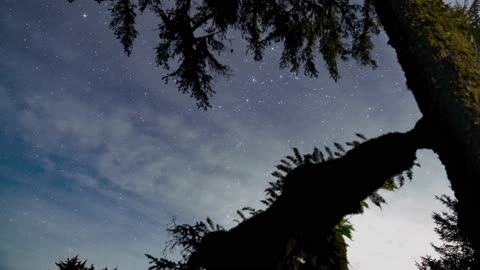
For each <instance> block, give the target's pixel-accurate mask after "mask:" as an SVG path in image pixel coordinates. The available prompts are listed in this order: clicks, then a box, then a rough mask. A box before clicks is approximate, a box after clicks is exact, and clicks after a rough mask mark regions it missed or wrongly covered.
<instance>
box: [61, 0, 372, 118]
mask: <svg viewBox="0 0 480 270" xmlns="http://www.w3.org/2000/svg"><path fill="white" fill-rule="evenodd" d="M68 1H69V2H74V1H75V0H68ZM94 1H96V2H97V3H104V2H105V3H107V2H109V3H108V5H109V10H110V12H111V17H112V20H111V23H110V28H111V29H112V30H113V32H114V34H115V36H116V37H117V39H119V40H120V42H121V44H122V45H123V47H124V50H125V52H126V53H127V55H130V53H131V52H132V47H133V43H134V40H135V38H136V37H137V35H138V33H137V31H136V29H135V18H136V16H137V15H138V14H141V13H143V12H144V11H145V10H150V11H151V12H152V13H153V14H155V15H156V16H157V17H158V18H159V19H160V21H161V22H160V24H159V25H158V27H157V29H158V32H159V33H158V35H159V39H160V41H159V44H158V45H157V47H156V62H157V64H158V65H159V66H161V67H163V68H164V69H165V70H171V71H170V72H169V73H168V74H167V75H166V76H165V77H163V79H164V80H165V82H168V81H169V80H170V79H173V80H175V83H176V84H177V86H178V89H179V90H180V91H181V92H183V93H190V94H191V96H192V97H194V98H195V99H196V100H197V105H198V107H199V108H203V109H207V108H209V107H211V105H210V102H209V97H210V96H211V95H212V94H213V93H215V92H214V90H213V88H212V85H213V81H214V77H213V76H214V75H215V74H216V75H221V76H225V75H228V74H229V71H230V68H229V66H227V65H225V64H222V63H221V62H220V61H219V60H218V55H220V54H222V53H232V52H233V49H232V48H230V47H228V45H229V41H231V39H232V37H231V36H229V32H228V31H229V30H231V29H234V30H237V31H239V32H240V33H241V36H242V38H243V39H244V40H245V41H246V42H247V52H248V53H250V54H251V55H252V56H253V59H254V60H255V61H261V60H262V57H263V52H264V50H265V48H267V47H268V46H270V45H271V44H272V43H282V44H283V51H282V54H281V58H280V67H281V68H289V69H290V71H292V72H299V71H300V70H303V72H304V74H305V75H306V76H312V77H316V76H317V75H318V73H319V71H318V63H317V60H316V55H317V54H320V55H321V56H322V57H323V60H324V63H325V66H326V68H327V70H328V72H329V73H330V76H331V77H332V78H333V79H334V80H337V79H338V78H339V77H340V75H339V72H338V65H337V61H338V60H344V61H345V60H348V59H354V60H356V61H357V62H358V63H359V64H361V65H369V66H372V67H375V66H376V63H375V61H374V60H373V59H372V57H371V51H372V49H373V43H372V40H371V37H372V35H375V34H378V33H379V31H380V26H379V22H378V19H377V16H376V14H375V11H374V7H373V1H372V0H364V1H363V3H353V2H358V1H351V0H330V1H287V0H241V1H236V0H222V1H213V0H205V1H191V0H175V1H162V0H138V1H137V0H94ZM167 6H168V7H167ZM172 64H174V66H173V67H172V66H171V65H172Z"/></svg>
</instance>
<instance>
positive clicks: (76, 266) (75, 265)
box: [55, 255, 117, 270]
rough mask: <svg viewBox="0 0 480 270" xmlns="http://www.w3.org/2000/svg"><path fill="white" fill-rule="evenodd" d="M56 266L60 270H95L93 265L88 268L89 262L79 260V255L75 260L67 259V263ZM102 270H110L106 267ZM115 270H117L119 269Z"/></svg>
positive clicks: (63, 262)
mask: <svg viewBox="0 0 480 270" xmlns="http://www.w3.org/2000/svg"><path fill="white" fill-rule="evenodd" d="M55 264H56V265H57V267H58V270H95V267H94V266H93V264H92V265H90V267H88V266H86V264H87V260H85V261H83V262H82V261H81V260H80V259H79V258H78V255H77V256H75V257H73V258H67V259H66V260H65V261H60V262H58V263H55ZM102 270H108V268H107V267H105V268H103V269H102ZM114 270H117V268H115V269H114Z"/></svg>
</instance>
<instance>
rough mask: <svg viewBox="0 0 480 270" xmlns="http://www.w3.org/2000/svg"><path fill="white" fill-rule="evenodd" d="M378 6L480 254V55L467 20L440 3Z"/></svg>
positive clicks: (383, 2) (419, 0) (383, 1)
mask: <svg viewBox="0 0 480 270" xmlns="http://www.w3.org/2000/svg"><path fill="white" fill-rule="evenodd" d="M374 5H375V8H376V11H377V14H378V16H379V19H380V22H381V23H382V25H383V26H384V28H385V31H386V33H387V35H388V37H389V39H390V41H389V43H390V44H391V45H392V46H393V48H394V49H395V51H396V52H397V56H398V61H399V63H400V65H401V66H402V68H403V71H404V72H405V76H406V78H407V86H408V87H409V88H410V89H411V91H412V92H413V94H414V96H415V99H416V101H417V103H418V106H419V108H420V110H421V112H422V113H423V115H424V117H426V118H427V119H429V120H430V121H432V123H433V124H434V125H435V126H436V129H435V131H434V132H432V141H433V140H435V143H434V144H433V145H432V148H433V150H434V151H435V152H436V153H437V154H438V155H439V157H440V160H441V161H442V163H443V164H444V165H445V167H446V171H447V174H448V178H449V179H450V182H451V186H452V189H453V191H454V192H455V196H456V197H457V199H458V201H459V208H460V209H459V212H458V213H459V227H460V229H461V231H462V232H463V233H464V235H465V236H466V237H467V238H468V239H470V241H471V242H472V244H473V246H474V248H475V250H476V251H477V252H479V250H480V219H478V218H477V217H476V214H477V215H478V214H480V209H479V207H480V203H479V202H480V200H479V199H478V197H479V195H480V194H479V192H480V56H479V52H478V50H477V49H476V46H475V43H474V41H473V38H472V36H471V34H470V33H469V31H468V28H467V27H466V24H467V20H466V17H465V16H463V15H461V14H460V13H459V12H455V11H453V10H452V9H451V8H450V7H448V6H447V5H445V4H444V3H443V1H441V0H401V1H399V0H374ZM476 197H477V198H476Z"/></svg>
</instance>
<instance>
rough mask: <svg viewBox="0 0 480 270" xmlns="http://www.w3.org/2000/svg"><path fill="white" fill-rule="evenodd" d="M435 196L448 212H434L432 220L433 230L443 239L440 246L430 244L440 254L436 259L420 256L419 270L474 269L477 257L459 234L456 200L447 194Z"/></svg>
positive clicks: (417, 264) (476, 264)
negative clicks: (433, 223)
mask: <svg viewBox="0 0 480 270" xmlns="http://www.w3.org/2000/svg"><path fill="white" fill-rule="evenodd" d="M436 198H437V199H438V200H439V201H441V202H442V203H443V204H444V205H445V206H446V207H447V208H448V210H449V212H442V213H440V214H439V213H434V214H433V220H434V222H435V224H436V225H437V227H436V228H435V232H436V233H437V234H438V235H439V236H440V239H441V240H442V241H443V244H442V245H441V246H436V245H434V244H432V246H433V248H434V250H435V252H437V253H438V255H440V257H439V258H438V259H435V258H432V257H431V256H430V255H427V256H425V257H421V262H420V263H418V262H417V263H416V266H417V268H418V269H419V270H474V269H478V268H475V267H476V266H478V265H479V262H480V261H479V258H475V252H474V250H473V247H472V244H471V242H470V241H468V239H466V238H465V237H464V236H463V235H461V233H460V230H459V228H458V209H457V208H458V202H457V200H455V199H452V198H450V197H449V196H447V195H445V194H444V195H442V196H440V197H438V196H436Z"/></svg>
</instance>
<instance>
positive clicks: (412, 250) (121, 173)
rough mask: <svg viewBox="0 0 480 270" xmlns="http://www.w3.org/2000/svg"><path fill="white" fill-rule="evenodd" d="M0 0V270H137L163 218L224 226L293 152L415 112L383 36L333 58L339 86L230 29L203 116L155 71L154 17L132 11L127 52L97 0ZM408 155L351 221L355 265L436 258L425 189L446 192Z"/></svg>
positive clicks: (153, 250) (429, 167)
mask: <svg viewBox="0 0 480 270" xmlns="http://www.w3.org/2000/svg"><path fill="white" fill-rule="evenodd" d="M0 5H1V8H0V33H1V36H2V38H1V40H0V243H1V244H0V269H1V270H27V269H28V270H30V269H45V270H46V269H52V270H53V269H56V267H55V264H54V263H55V262H56V261H59V260H61V259H65V258H66V257H72V256H75V255H77V254H79V255H80V258H82V259H88V262H89V263H93V264H95V265H96V266H98V267H104V266H108V267H115V266H118V267H119V269H120V270H134V269H147V264H148V260H147V258H146V257H144V255H143V254H144V253H150V254H152V255H158V256H161V252H162V251H163V247H164V242H165V241H166V240H167V237H168V235H167V233H166V231H165V229H166V228H167V225H168V224H169V223H170V222H171V220H172V217H173V216H175V217H176V220H177V222H178V223H192V222H194V221H197V220H204V219H205V218H206V217H207V216H210V217H211V218H212V219H213V220H214V221H215V222H217V223H220V224H222V225H224V226H225V227H227V228H228V227H230V226H232V225H234V224H235V223H234V222H232V220H233V219H235V218H238V216H236V214H235V211H236V210H237V209H239V208H241V207H243V206H246V205H249V206H253V207H261V204H260V203H259V202H258V201H259V200H261V199H263V198H264V194H263V190H264V188H265V187H266V186H267V181H271V180H273V177H271V176H270V173H271V172H272V171H273V170H274V166H275V165H276V164H277V162H278V161H279V160H280V159H281V158H282V157H283V156H285V155H288V154H290V153H291V147H298V148H299V149H300V150H301V152H303V153H307V152H309V151H311V150H312V149H313V146H320V147H322V146H323V145H332V144H333V142H346V141H350V140H352V139H354V138H355V136H354V134H355V133H357V132H360V133H363V134H365V135H366V136H367V137H375V136H379V135H381V134H383V133H386V132H389V131H407V130H409V129H411V128H412V127H413V126H414V124H415V122H416V121H417V120H418V119H419V118H420V116H421V114H420V112H419V110H418V108H417V105H416V102H415V100H414V99H413V96H412V94H411V92H410V91H409V90H407V89H406V86H405V78H404V75H403V72H402V71H401V69H400V66H399V65H398V63H397V61H396V57H395V54H394V51H393V49H392V48H390V47H388V46H387V42H386V41H387V39H386V37H385V35H384V34H383V33H382V34H380V35H379V36H378V37H377V38H375V44H376V46H377V47H376V49H375V51H374V58H375V59H376V60H377V62H378V66H379V67H378V68H377V69H376V70H372V69H371V68H361V67H359V66H357V65H356V64H355V63H354V62H346V63H342V64H341V66H340V74H341V75H342V78H341V79H340V80H339V81H338V82H337V83H335V82H334V81H333V80H331V79H330V78H329V76H328V74H327V72H326V70H324V69H322V70H321V75H320V76H319V77H318V78H314V79H311V78H306V77H304V76H303V75H298V76H296V75H295V74H292V73H290V72H289V71H288V70H279V69H278V59H279V55H280V50H281V46H272V47H271V48H268V49H267V52H266V54H265V59H264V61H263V63H257V62H254V61H253V60H252V57H250V56H248V55H246V54H245V44H244V43H243V42H242V41H241V40H240V39H239V38H237V39H236V41H234V42H233V43H232V48H234V54H232V55H226V56H223V57H222V58H221V59H222V60H223V61H224V62H225V63H227V64H230V65H231V67H232V69H233V75H232V76H231V77H229V78H217V79H218V80H217V83H216V85H215V87H214V89H215V90H216V92H217V94H216V95H214V96H213V98H212V99H211V103H212V105H213V108H212V109H211V110H208V111H203V110H198V109H197V108H196V105H195V100H194V99H192V98H190V97H189V96H188V95H184V94H181V93H180V92H178V91H177V90H176V87H175V85H174V84H169V85H165V84H164V83H163V82H162V80H161V77H162V76H163V75H164V74H165V72H164V71H163V70H161V69H157V68H156V64H155V61H154V47H155V45H156V31H155V27H156V24H157V23H158V20H157V18H155V17H152V16H149V15H147V16H144V17H141V19H140V21H139V25H138V30H139V31H140V37H139V38H138V39H137V40H136V42H135V47H134V50H133V53H132V55H131V56H130V57H127V56H126V55H124V54H123V50H122V47H121V46H120V44H119V42H118V41H117V40H115V38H114V36H113V34H112V32H111V31H110V30H109V29H108V24H109V16H108V10H107V8H105V7H104V6H101V5H97V4H96V3H95V2H94V1H84V0H81V1H80V0H79V1H77V2H75V3H74V4H68V3H67V1H62V0H56V1H50V0H42V1H34V0H0ZM235 36H239V35H238V34H237V33H234V32H232V37H235ZM319 66H320V67H323V63H322V62H320V61H319ZM417 156H418V158H419V159H418V162H419V163H420V164H421V165H422V167H421V168H420V169H415V170H414V179H413V181H412V182H407V183H406V185H405V187H404V188H402V189H401V190H399V191H398V192H395V193H390V194H387V195H386V196H385V197H386V199H387V202H388V205H385V206H384V207H383V209H379V208H376V207H375V208H374V207H372V208H370V209H369V210H367V212H366V213H365V214H364V215H361V216H355V217H354V218H352V220H353V223H354V226H355V232H354V235H353V237H354V241H353V242H351V243H350V249H349V259H350V263H351V269H369V270H376V269H392V270H405V269H415V265H414V262H415V260H417V261H418V260H419V257H420V256H424V255H425V254H427V253H430V254H433V251H432V248H431V247H430V244H429V243H430V242H432V241H433V242H438V239H437V237H436V235H435V233H434V232H433V228H434V224H433V221H432V220H431V214H432V211H434V210H439V209H442V206H441V203H440V202H438V201H437V200H435V198H434V195H440V194H442V193H448V194H450V193H451V192H450V190H449V187H448V181H447V179H446V175H445V171H444V168H443V166H442V165H441V163H440V162H439V161H438V160H437V159H436V155H435V154H433V153H432V152H430V151H418V152H417ZM320 214H321V213H319V215H320Z"/></svg>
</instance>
